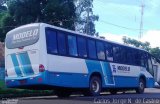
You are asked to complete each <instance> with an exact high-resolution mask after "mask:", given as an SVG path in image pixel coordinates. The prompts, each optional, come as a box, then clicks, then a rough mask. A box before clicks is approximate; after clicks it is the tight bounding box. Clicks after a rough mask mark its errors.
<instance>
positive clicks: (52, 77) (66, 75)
mask: <svg viewBox="0 0 160 104" xmlns="http://www.w3.org/2000/svg"><path fill="white" fill-rule="evenodd" d="M47 69H48V76H47V78H48V79H47V80H48V84H50V85H53V86H59V87H75V88H84V87H88V80H87V79H88V76H87V75H88V69H87V66H86V63H85V60H84V59H77V58H71V57H65V56H57V55H51V54H48V55H47Z"/></svg>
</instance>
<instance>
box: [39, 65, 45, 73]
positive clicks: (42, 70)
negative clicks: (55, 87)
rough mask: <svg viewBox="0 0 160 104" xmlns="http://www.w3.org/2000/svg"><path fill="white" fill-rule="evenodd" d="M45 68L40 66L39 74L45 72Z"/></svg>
mask: <svg viewBox="0 0 160 104" xmlns="http://www.w3.org/2000/svg"><path fill="white" fill-rule="evenodd" d="M44 71H45V68H44V66H43V65H42V64H40V65H39V72H44Z"/></svg>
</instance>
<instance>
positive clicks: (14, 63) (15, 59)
mask: <svg viewBox="0 0 160 104" xmlns="http://www.w3.org/2000/svg"><path fill="white" fill-rule="evenodd" d="M11 59H12V62H13V65H14V69H15V72H16V74H17V76H22V72H21V70H20V67H19V63H18V60H17V57H16V54H11Z"/></svg>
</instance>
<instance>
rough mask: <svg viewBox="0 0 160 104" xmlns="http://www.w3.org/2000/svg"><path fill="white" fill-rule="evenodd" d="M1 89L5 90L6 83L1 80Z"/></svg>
mask: <svg viewBox="0 0 160 104" xmlns="http://www.w3.org/2000/svg"><path fill="white" fill-rule="evenodd" d="M0 88H5V83H4V81H2V80H0Z"/></svg>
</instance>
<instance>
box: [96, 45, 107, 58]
mask: <svg viewBox="0 0 160 104" xmlns="http://www.w3.org/2000/svg"><path fill="white" fill-rule="evenodd" d="M96 46H97V56H98V59H101V60H105V53H104V45H103V43H102V42H97V44H96Z"/></svg>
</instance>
